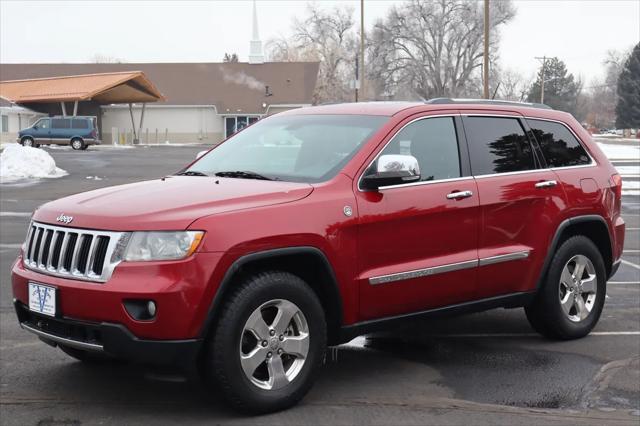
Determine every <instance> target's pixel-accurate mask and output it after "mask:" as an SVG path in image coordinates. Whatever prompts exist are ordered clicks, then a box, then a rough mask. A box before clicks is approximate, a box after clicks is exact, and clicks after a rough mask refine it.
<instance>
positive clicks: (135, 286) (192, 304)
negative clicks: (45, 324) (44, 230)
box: [11, 253, 221, 341]
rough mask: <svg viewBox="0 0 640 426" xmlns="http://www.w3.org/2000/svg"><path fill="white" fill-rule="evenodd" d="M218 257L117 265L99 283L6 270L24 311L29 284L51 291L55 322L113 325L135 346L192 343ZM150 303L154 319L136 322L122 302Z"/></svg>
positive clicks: (17, 268) (210, 290)
mask: <svg viewBox="0 0 640 426" xmlns="http://www.w3.org/2000/svg"><path fill="white" fill-rule="evenodd" d="M220 256H221V255H220V254H218V253H196V254H194V255H193V256H191V257H189V258H188V259H185V260H182V261H173V262H122V263H121V264H119V265H118V266H117V267H116V269H115V270H114V272H113V274H112V276H111V278H110V279H109V280H108V281H107V282H104V283H98V282H90V281H80V280H75V279H69V278H62V277H56V276H51V275H46V274H43V273H41V272H39V271H33V270H30V269H26V268H25V267H24V264H23V262H22V258H21V257H19V258H18V259H17V261H16V262H15V264H14V265H13V268H12V274H11V284H12V290H13V297H14V298H15V299H16V300H17V301H18V302H19V303H21V304H22V305H23V306H28V305H29V294H28V288H29V282H35V283H40V284H44V285H47V286H50V287H54V288H55V289H56V294H57V295H56V299H57V300H56V301H57V307H56V318H55V319H56V320H66V319H73V320H76V321H81V322H88V323H93V324H115V325H119V326H122V327H123V329H124V330H126V331H127V332H129V333H130V334H131V335H132V336H135V338H137V339H140V340H150V341H155V340H158V341H172V340H189V339H198V338H200V337H201V336H202V326H203V323H204V321H205V318H206V317H207V313H208V311H209V307H210V306H211V301H212V299H213V295H214V294H215V292H216V291H217V286H218V284H219V279H217V278H214V276H213V275H214V270H215V268H216V265H217V264H218V260H219V259H220ZM130 300H152V301H154V303H155V304H156V306H157V313H156V315H155V317H154V318H152V319H149V320H137V319H135V318H134V317H132V316H131V315H130V314H129V312H128V311H127V309H126V307H125V305H124V302H125V301H130Z"/></svg>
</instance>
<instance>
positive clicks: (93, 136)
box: [91, 129, 98, 139]
mask: <svg viewBox="0 0 640 426" xmlns="http://www.w3.org/2000/svg"><path fill="white" fill-rule="evenodd" d="M91 137H92V138H94V139H96V138H97V137H98V132H96V129H93V130H92V131H91Z"/></svg>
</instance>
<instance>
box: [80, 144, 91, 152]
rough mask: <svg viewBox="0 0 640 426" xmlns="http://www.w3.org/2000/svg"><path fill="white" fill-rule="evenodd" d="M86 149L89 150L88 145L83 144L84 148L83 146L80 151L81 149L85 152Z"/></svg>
mask: <svg viewBox="0 0 640 426" xmlns="http://www.w3.org/2000/svg"><path fill="white" fill-rule="evenodd" d="M87 148H89V145H87V144H84V146H83V147H82V148H81V149H82V150H83V151H86V150H87Z"/></svg>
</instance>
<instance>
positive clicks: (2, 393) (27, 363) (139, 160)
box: [0, 146, 640, 425]
mask: <svg viewBox="0 0 640 426" xmlns="http://www.w3.org/2000/svg"><path fill="white" fill-rule="evenodd" d="M203 149H204V148H203V147H201V146H191V147H137V148H132V149H100V150H96V149H90V150H88V151H86V152H75V151H71V150H60V149H56V150H50V151H49V152H50V153H51V154H52V156H53V157H54V158H55V160H56V162H57V164H58V166H59V167H61V168H63V169H65V170H67V171H68V172H69V173H70V174H69V175H68V176H65V177H63V178H59V179H52V180H43V181H40V182H37V183H33V182H17V183H13V184H5V185H0V193H1V197H0V423H1V424H3V425H5V424H6V425H77V424H169V423H184V424H201V423H202V424H205V423H206V424H219V423H229V424H277V425H286V424H309V425H315V424H332V425H333V424H367V425H373V424H465V425H466V424H510V425H511V424H576V423H581V424H598V425H602V424H607V425H610V424H633V425H638V424H640V266H638V265H640V235H639V234H640V196H638V195H632V196H631V195H629V196H625V197H624V199H623V216H624V219H625V221H626V223H627V235H626V247H625V254H624V257H623V258H624V261H625V262H624V264H623V265H622V266H621V268H620V270H619V272H618V273H617V274H616V275H615V276H614V277H613V278H612V280H611V282H610V283H609V286H608V294H607V299H606V305H605V310H604V312H603V315H602V318H601V320H600V322H599V324H598V326H597V327H596V329H595V332H594V333H592V334H591V335H590V336H588V337H586V338H583V339H580V340H576V341H570V342H555V341H549V340H545V339H543V338H542V337H539V336H538V335H536V334H535V333H533V331H532V329H531V328H530V327H529V325H528V323H527V321H526V318H525V316H524V312H523V311H522V310H521V309H512V310H504V309H500V310H494V311H489V312H484V313H481V314H474V315H467V316H463V317H458V318H453V319H441V320H438V321H428V322H426V321H422V322H419V323H415V324H412V325H411V326H406V327H405V328H402V329H400V330H396V331H393V332H387V333H383V334H377V335H372V336H368V337H366V338H359V339H356V340H355V341H354V342H352V343H350V344H348V345H344V346H340V347H338V348H334V349H332V350H330V351H329V352H328V354H327V364H326V366H325V367H324V371H323V373H322V374H321V379H320V380H319V383H317V384H316V386H315V387H314V388H313V389H312V391H311V392H310V394H309V395H308V396H307V397H306V398H305V399H304V400H303V402H302V403H301V404H300V405H298V406H297V407H295V408H293V409H290V410H288V411H285V412H282V413H276V414H272V415H268V416H261V417H243V416H240V415H238V414H236V413H234V412H233V411H230V410H229V409H227V408H226V407H225V405H224V403H223V402H222V401H221V400H220V398H219V396H217V395H215V394H212V393H209V392H207V390H206V389H205V388H204V387H203V386H202V385H201V384H198V383H193V382H189V381H185V380H184V379H183V378H182V377H181V376H179V375H176V374H175V373H174V372H171V371H158V370H154V369H149V368H143V367H140V366H136V365H105V366H100V367H95V366H94V367H92V366H89V365H83V364H81V363H80V362H77V361H74V360H73V359H71V358H69V357H67V356H66V355H64V354H63V353H62V352H61V351H59V350H57V349H54V348H51V347H48V346H47V345H45V344H43V343H41V342H40V341H39V340H38V339H37V338H36V337H35V336H33V335H31V334H28V333H26V332H24V331H22V330H20V328H19V326H18V324H17V321H16V318H15V314H14V312H13V308H12V296H11V288H10V277H9V273H10V266H11V263H12V262H13V260H14V258H15V255H16V253H17V252H18V250H19V247H20V245H21V244H22V241H23V240H24V237H25V232H26V229H27V225H28V221H29V216H30V214H31V212H32V210H33V209H34V208H35V207H37V206H38V205H40V204H42V203H44V202H46V201H48V200H52V199H55V198H59V197H62V196H65V195H69V194H73V193H77V192H81V191H86V190H90V189H95V188H99V187H104V186H109V185H116V184H121V183H127V182H131V181H136V180H141V179H149V178H153V177H160V176H163V175H165V174H169V173H172V172H175V171H177V170H178V169H180V168H181V166H183V165H184V164H186V163H188V162H190V161H191V160H192V159H193V158H195V155H196V153H197V152H199V151H201V150H203ZM634 164H636V165H638V166H640V161H639V162H638V163H629V162H625V163H624V165H625V166H630V165H631V166H632V165H634Z"/></svg>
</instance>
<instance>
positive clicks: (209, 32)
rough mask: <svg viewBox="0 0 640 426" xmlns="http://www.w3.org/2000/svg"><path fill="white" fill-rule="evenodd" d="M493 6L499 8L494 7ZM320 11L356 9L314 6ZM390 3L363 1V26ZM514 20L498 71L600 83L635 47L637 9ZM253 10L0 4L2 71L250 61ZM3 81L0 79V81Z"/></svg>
mask: <svg viewBox="0 0 640 426" xmlns="http://www.w3.org/2000/svg"><path fill="white" fill-rule="evenodd" d="M493 1H496V0H493ZM306 3H307V2H306V1H304V0H289V1H284V0H278V1H275V0H260V1H258V3H257V4H258V19H259V28H260V36H261V38H262V40H263V41H267V40H269V39H270V38H273V37H276V36H278V35H286V34H288V32H289V30H290V27H291V21H292V19H293V17H294V16H302V15H303V14H304V11H305V7H306ZM317 3H319V4H320V5H322V6H326V7H332V6H334V5H336V4H350V5H352V6H353V7H354V9H355V11H356V13H358V12H359V4H360V1H359V0H341V1H328V0H324V1H318V2H317ZM394 3H397V2H394V1H386V0H365V23H366V25H367V26H370V25H371V24H372V23H373V21H374V20H376V19H378V18H381V17H383V16H384V15H385V13H386V11H387V10H388V8H389V7H390V6H391V5H392V4H394ZM515 4H516V8H517V10H518V12H517V15H516V18H515V19H514V20H512V21H511V22H510V23H509V24H508V25H507V26H504V27H503V30H502V42H501V46H500V57H501V63H502V65H503V67H504V68H513V69H516V70H517V71H520V72H521V73H523V74H525V75H526V76H530V75H533V73H534V72H535V69H536V67H537V66H538V62H537V61H536V60H535V59H534V56H542V55H547V56H558V57H559V58H561V59H562V60H564V61H565V62H566V64H567V66H568V68H569V71H570V72H572V73H574V74H575V75H577V76H581V77H583V78H584V80H585V81H586V82H587V85H588V84H589V83H591V82H592V79H593V78H594V77H600V76H601V75H602V61H603V59H604V57H605V53H606V51H607V50H609V49H628V48H630V47H632V46H633V45H635V44H636V43H638V42H639V41H640V0H619V1H618V0H616V1H614V0H602V1H597V0H573V1H557V0H549V1H544V0H516V1H515ZM251 16H252V2H251V1H243V0H236V1H196V2H186V1H181V2H173V1H142V2H125V1H83V2H81V1H75V2H74V1H71V2H60V1H46V2H37V1H14V0H0V62H3V63H11V62H87V61H90V60H91V59H92V58H93V57H94V56H95V55H96V54H100V55H103V56H109V57H117V58H120V59H122V60H124V61H126V62H218V61H221V60H222V57H223V55H224V53H225V52H237V53H238V54H239V55H240V60H241V61H246V60H247V55H248V53H249V39H250V37H251V21H252V17H251ZM357 16H358V18H357V21H358V23H359V15H357ZM0 79H1V76H0Z"/></svg>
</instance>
